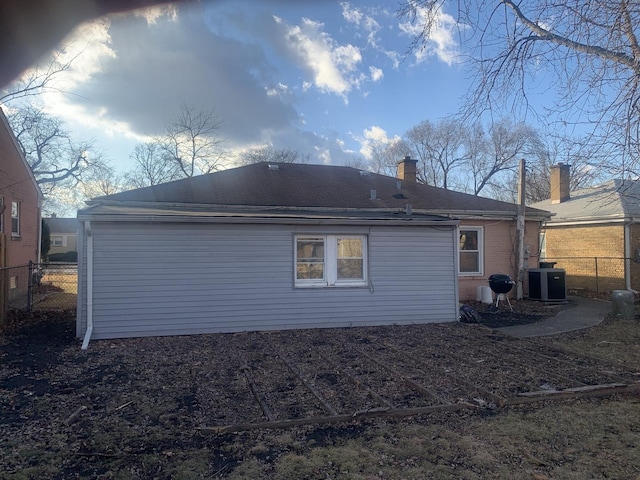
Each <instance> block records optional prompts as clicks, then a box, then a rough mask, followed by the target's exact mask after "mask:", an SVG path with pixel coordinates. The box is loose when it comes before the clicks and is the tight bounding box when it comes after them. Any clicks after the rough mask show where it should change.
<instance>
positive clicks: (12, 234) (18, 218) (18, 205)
mask: <svg viewBox="0 0 640 480" xmlns="http://www.w3.org/2000/svg"><path fill="white" fill-rule="evenodd" d="M14 205H15V206H16V212H17V215H16V216H15V217H14V216H13V206H14ZM20 210H21V205H20V202H17V201H16V202H11V211H10V212H9V214H10V216H11V236H12V237H16V238H17V237H20V226H21V225H20V213H21V212H20ZM14 218H15V219H16V220H17V227H18V228H17V231H14V230H13V219H14Z"/></svg>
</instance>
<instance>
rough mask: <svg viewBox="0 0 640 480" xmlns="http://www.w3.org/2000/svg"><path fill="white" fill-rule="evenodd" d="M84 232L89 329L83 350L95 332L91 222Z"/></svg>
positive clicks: (87, 223) (85, 226)
mask: <svg viewBox="0 0 640 480" xmlns="http://www.w3.org/2000/svg"><path fill="white" fill-rule="evenodd" d="M84 233H85V236H86V238H87V331H86V332H85V334H84V340H83V342H82V350H86V349H87V347H88V346H89V340H91V334H92V333H93V235H92V233H91V222H89V221H87V222H85V223H84Z"/></svg>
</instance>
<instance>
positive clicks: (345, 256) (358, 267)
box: [295, 235, 367, 287]
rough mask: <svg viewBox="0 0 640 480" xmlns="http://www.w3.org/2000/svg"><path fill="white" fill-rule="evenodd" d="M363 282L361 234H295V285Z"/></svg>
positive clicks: (364, 248) (364, 251)
mask: <svg viewBox="0 0 640 480" xmlns="http://www.w3.org/2000/svg"><path fill="white" fill-rule="evenodd" d="M366 284H367V241H366V236H365V235H297V236H296V237H295V285H296V286H297V287H352V286H363V285H366Z"/></svg>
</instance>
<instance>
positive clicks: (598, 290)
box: [593, 257, 600, 293]
mask: <svg viewBox="0 0 640 480" xmlns="http://www.w3.org/2000/svg"><path fill="white" fill-rule="evenodd" d="M593 259H594V260H595V264H596V293H600V288H599V287H600V283H599V281H598V257H594V258H593Z"/></svg>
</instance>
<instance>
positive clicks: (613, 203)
mask: <svg viewBox="0 0 640 480" xmlns="http://www.w3.org/2000/svg"><path fill="white" fill-rule="evenodd" d="M533 207H535V208H540V209H543V210H548V211H550V212H552V213H554V214H555V215H554V216H553V217H552V219H551V222H550V223H557V222H571V221H576V222H578V221H594V220H601V221H606V220H610V219H621V218H625V217H634V216H640V182H637V181H631V180H626V181H625V180H621V179H614V180H609V181H607V182H605V183H602V184H600V185H596V186H593V187H588V188H582V189H580V190H576V191H574V192H571V197H570V198H569V200H566V201H564V202H562V203H556V204H552V203H551V200H544V201H542V202H538V203H534V204H533Z"/></svg>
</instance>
